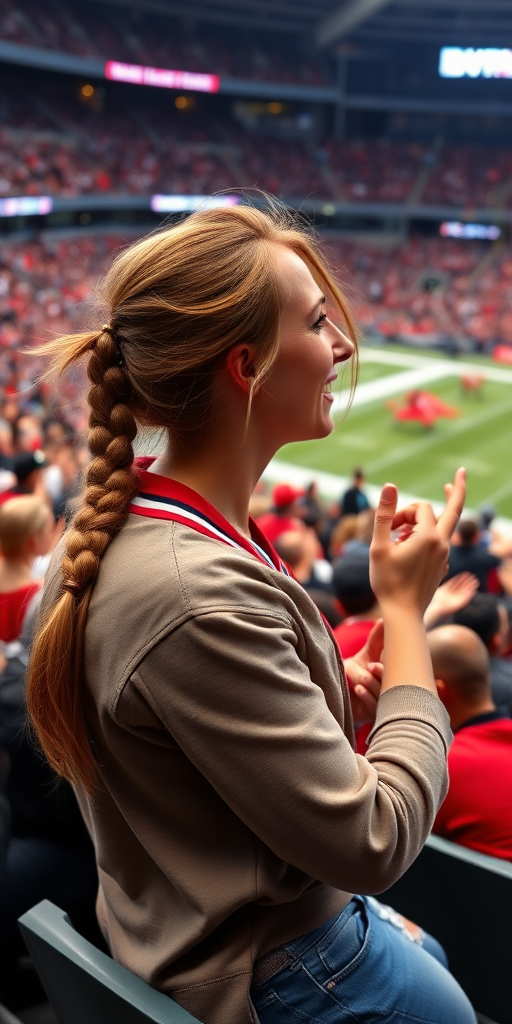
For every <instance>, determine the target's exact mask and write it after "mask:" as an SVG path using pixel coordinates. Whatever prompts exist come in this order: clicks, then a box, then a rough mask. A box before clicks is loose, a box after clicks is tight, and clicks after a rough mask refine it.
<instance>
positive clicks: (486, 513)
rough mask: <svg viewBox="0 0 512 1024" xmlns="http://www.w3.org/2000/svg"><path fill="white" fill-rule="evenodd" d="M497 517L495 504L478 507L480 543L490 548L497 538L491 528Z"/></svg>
mask: <svg viewBox="0 0 512 1024" xmlns="http://www.w3.org/2000/svg"><path fill="white" fill-rule="evenodd" d="M495 518H496V509H495V508H494V505H487V504H486V505H481V506H480V508H479V509H478V529H479V530H480V543H481V544H483V545H484V547H486V548H488V547H490V546H491V544H492V543H493V542H494V540H495V538H494V535H493V532H492V530H491V524H492V522H493V520H494V519H495Z"/></svg>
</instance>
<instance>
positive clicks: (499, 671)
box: [453, 593, 512, 715]
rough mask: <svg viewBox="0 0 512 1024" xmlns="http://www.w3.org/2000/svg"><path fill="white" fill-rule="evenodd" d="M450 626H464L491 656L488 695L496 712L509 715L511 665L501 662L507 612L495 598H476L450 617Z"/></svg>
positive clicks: (511, 688)
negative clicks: (502, 711)
mask: <svg viewBox="0 0 512 1024" xmlns="http://www.w3.org/2000/svg"><path fill="white" fill-rule="evenodd" d="M453 622H454V623H456V624H458V625H460V626H467V628H468V629H472V630H473V631H474V632H475V633H476V634H477V636H479V637H480V639H481V640H482V642H483V643H484V645H485V647H486V648H487V650H488V652H489V654H490V670H491V692H492V698H493V700H494V703H495V704H496V706H497V707H498V708H503V707H505V708H506V709H507V710H508V713H509V714H510V715H512V661H510V660H509V659H508V658H503V657H502V654H503V651H504V649H505V645H506V644H507V643H508V636H509V621H508V612H507V609H506V607H505V605H504V603H503V602H502V601H500V600H499V598H498V597H496V595H495V594H482V593H479V594H475V596H474V597H473V598H472V599H471V601H469V602H468V604H467V605H465V607H464V608H461V609H460V610H459V611H458V612H455V613H454V615H453Z"/></svg>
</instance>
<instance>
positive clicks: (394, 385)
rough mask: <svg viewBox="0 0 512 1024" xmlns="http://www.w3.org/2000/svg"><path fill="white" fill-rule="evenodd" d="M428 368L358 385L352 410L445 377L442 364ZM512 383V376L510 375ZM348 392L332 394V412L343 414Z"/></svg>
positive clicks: (431, 364) (405, 371) (435, 361)
mask: <svg viewBox="0 0 512 1024" xmlns="http://www.w3.org/2000/svg"><path fill="white" fill-rule="evenodd" d="M425 362H427V360H425ZM429 362H430V365H429V366H421V367H418V368H416V369H414V370H403V371H402V373H392V374H390V375H389V376H387V377H382V378H381V379H380V380H369V381H368V382H367V383H366V384H360V385H359V386H358V387H357V388H356V393H355V395H354V401H353V402H352V409H356V408H357V407H358V406H360V405H368V403H369V402H378V401H380V400H381V399H382V398H388V397H389V396H390V395H396V393H397V392H398V391H412V390H413V389H414V388H419V387H424V386H425V384H430V383H431V382H432V381H434V380H442V378H443V377H446V376H447V373H446V367H445V366H444V365H443V363H438V362H437V360H434V359H431V360H430V361H429ZM511 381H512V375H511ZM349 397H350V391H349V390H348V389H345V390H344V391H338V392H335V393H334V402H333V406H332V409H333V412H334V413H340V412H344V411H345V409H346V408H347V405H348V401H349Z"/></svg>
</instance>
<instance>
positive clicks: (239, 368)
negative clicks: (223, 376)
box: [226, 345, 257, 394]
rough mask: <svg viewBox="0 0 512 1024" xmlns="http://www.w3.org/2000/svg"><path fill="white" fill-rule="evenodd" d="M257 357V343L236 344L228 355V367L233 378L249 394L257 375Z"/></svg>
mask: <svg viewBox="0 0 512 1024" xmlns="http://www.w3.org/2000/svg"><path fill="white" fill-rule="evenodd" d="M256 358H257V349H256V346H255V345H234V346H233V348H230V350H229V352H228V354H227V357H226V369H227V370H228V372H229V375H230V377H231V379H232V380H233V381H234V383H235V384H237V385H238V387H239V388H241V389H242V391H244V392H246V393H247V394H248V393H249V391H250V390H251V388H252V385H253V382H254V378H255V376H256Z"/></svg>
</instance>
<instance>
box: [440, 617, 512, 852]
mask: <svg viewBox="0 0 512 1024" xmlns="http://www.w3.org/2000/svg"><path fill="white" fill-rule="evenodd" d="M428 642H429V647H430V653H431V656H432V665H433V669H434V676H435V680H436V685H437V690H438V693H439V696H440V698H441V700H442V702H443V704H444V705H445V707H446V710H447V711H448V714H449V716H450V722H451V726H452V729H453V732H454V739H453V744H452V746H451V748H450V752H449V754H448V770H449V775H450V788H449V791H448V795H447V797H446V800H445V801H444V803H443V804H442V806H441V808H440V810H439V812H438V815H437V818H436V820H435V823H434V828H433V831H434V832H436V833H437V834H438V835H441V836H444V838H445V839H451V840H452V841H453V842H455V843H460V844H461V845H462V846H469V847H471V848H472V849H473V850H479V851H480V852H481V853H487V854H489V855H490V856H492V857H501V858H502V859H504V860H512V720H511V719H510V718H509V717H508V715H507V714H506V713H505V712H504V711H503V710H500V711H497V710H496V707H495V705H494V703H493V700H492V696H491V688H490V669H489V654H488V651H487V649H486V647H485V645H484V644H483V642H482V640H480V637H478V636H477V635H476V633H474V632H473V630H472V629H468V628H467V627H466V626H457V625H453V626H440V627H439V628H438V629H434V630H432V632H431V633H429V634H428Z"/></svg>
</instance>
